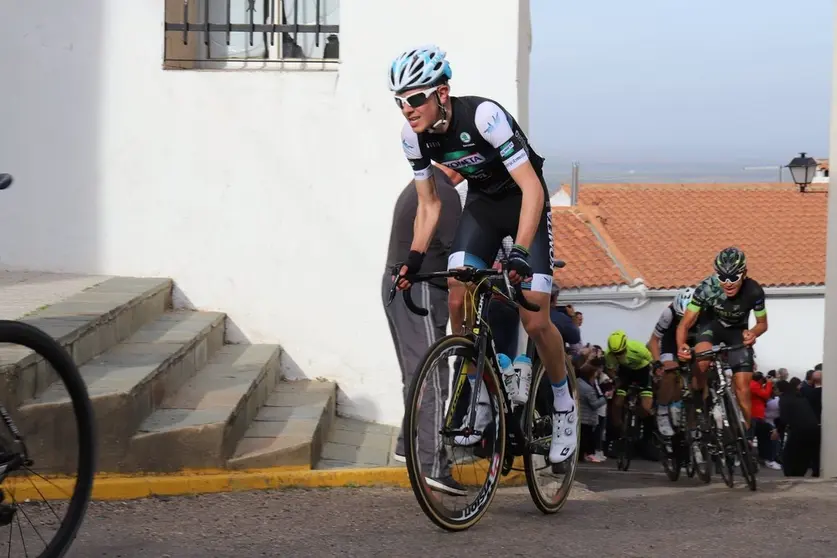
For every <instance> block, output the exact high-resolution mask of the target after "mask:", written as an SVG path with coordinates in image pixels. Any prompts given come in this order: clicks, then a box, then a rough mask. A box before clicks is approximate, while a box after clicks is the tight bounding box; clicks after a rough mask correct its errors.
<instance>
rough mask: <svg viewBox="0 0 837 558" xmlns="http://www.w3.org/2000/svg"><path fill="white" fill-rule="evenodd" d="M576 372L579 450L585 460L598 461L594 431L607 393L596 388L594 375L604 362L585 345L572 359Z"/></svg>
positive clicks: (597, 425) (605, 401) (597, 427)
mask: <svg viewBox="0 0 837 558" xmlns="http://www.w3.org/2000/svg"><path fill="white" fill-rule="evenodd" d="M573 360H574V365H575V368H576V371H577V373H578V379H579V381H578V400H579V409H580V416H581V452H580V454H579V455H580V456H583V459H584V460H585V461H589V462H590V463H600V462H601V460H599V458H598V457H596V432H597V431H598V429H599V413H598V410H599V409H600V408H602V407H605V406H606V405H607V396H608V395H609V393H608V394H603V393H601V392H600V391H599V390H597V389H596V385H595V384H596V382H595V377H596V374H598V372H599V371H600V370H601V368H602V365H603V364H604V362H603V360H602V361H601V362H599V361H598V359H596V357H595V352H594V351H593V350H591V349H589V348H587V347H585V348H583V349H581V350H580V351H579V353H578V354H577V355H576V357H575V358H574V359H573Z"/></svg>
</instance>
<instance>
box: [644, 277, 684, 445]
mask: <svg viewBox="0 0 837 558" xmlns="http://www.w3.org/2000/svg"><path fill="white" fill-rule="evenodd" d="M692 293H694V289H692V288H685V289H681V290H680V292H678V293H677V295H676V296H675V297H674V300H673V301H671V304H669V305H668V306H666V307H665V309H664V310H663V312H662V313H661V314H660V318H659V319H658V320H657V324H656V325H655V326H654V331H652V332H651V338H650V339H649V340H648V350H650V351H651V356H652V357H653V358H654V362H658V363H660V366H659V367H661V368H662V370H663V376H662V378H660V383H659V385H658V387H657V394H656V400H657V430H658V431H659V432H660V434H662V435H663V436H673V435H674V428H673V425H676V424H678V422H679V420H680V418H679V414H680V412H681V411H682V408H683V403H682V401H681V400H680V395H681V389H680V386H679V385H678V383H677V376H676V375H675V374H674V371H676V370H677V359H676V358H675V355H676V354H677V340H676V338H675V333H676V331H677V325H678V324H679V323H680V319H681V318H682V317H683V313H684V312H685V311H686V306H688V304H689V302H690V301H691V300H692ZM689 341H692V342H693V341H694V328H693V329H692V330H690V331H689ZM669 417H671V418H670V419H669Z"/></svg>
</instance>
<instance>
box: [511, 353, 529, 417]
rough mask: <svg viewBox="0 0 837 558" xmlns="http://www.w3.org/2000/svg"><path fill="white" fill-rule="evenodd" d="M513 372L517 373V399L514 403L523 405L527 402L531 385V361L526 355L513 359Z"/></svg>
mask: <svg viewBox="0 0 837 558" xmlns="http://www.w3.org/2000/svg"><path fill="white" fill-rule="evenodd" d="M513 366H514V370H515V372H516V373H517V397H516V399H515V401H517V402H518V403H520V404H523V405H525V404H526V401H528V400H529V387H530V385H531V383H532V361H531V360H530V359H529V357H527V356H526V355H520V356H518V357H517V358H516V359H514V364H513Z"/></svg>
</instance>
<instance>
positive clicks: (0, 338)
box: [0, 320, 95, 558]
mask: <svg viewBox="0 0 837 558" xmlns="http://www.w3.org/2000/svg"><path fill="white" fill-rule="evenodd" d="M0 343H10V344H15V345H21V346H24V347H27V348H29V349H31V350H32V351H35V352H36V353H37V354H38V355H40V356H41V357H42V358H43V359H44V360H45V361H46V363H48V364H49V366H51V367H52V370H54V372H55V374H56V376H57V380H59V381H61V382H62V383H63V384H64V386H65V388H66V390H67V393H68V395H69V398H70V400H71V402H72V415H73V418H74V419H75V422H76V427H77V430H76V433H77V449H78V454H77V458H76V459H75V465H74V466H75V467H76V468H77V471H76V474H75V484H74V486H73V488H72V495H69V501H68V503H67V504H66V506H65V505H64V504H63V502H62V503H56V504H54V505H50V504H49V503H47V502H46V498H45V496H44V495H43V493H42V491H41V490H40V489H38V487H37V485H36V484H35V483H34V482H33V481H31V480H30V481H29V483H26V482H25V480H24V479H22V478H20V476H18V474H17V473H22V472H33V471H32V469H31V467H33V466H37V463H38V458H37V456H34V457H33V456H32V455H27V453H28V452H27V450H26V449H25V442H26V431H27V426H29V424H28V423H27V420H26V419H27V417H26V413H24V412H17V409H15V410H14V411H11V412H9V413H8V414H9V416H8V417H5V416H4V417H3V419H4V423H5V424H3V428H4V429H5V430H9V431H11V434H12V437H13V438H14V429H15V428H17V427H18V426H20V431H21V439H20V440H14V439H13V440H11V443H10V444H9V446H8V447H7V446H6V442H5V441H4V442H2V444H3V446H4V447H3V456H4V457H8V456H9V455H16V456H19V457H22V458H24V459H27V460H30V461H28V462H19V463H22V464H21V465H19V468H18V471H15V473H12V474H11V475H9V477H5V475H4V476H3V477H2V478H3V479H4V480H3V483H4V484H3V492H2V495H3V500H4V502H3V506H4V507H5V506H8V508H6V510H4V511H7V510H8V509H9V508H12V509H14V510H15V513H14V518H13V519H12V518H9V519H12V521H11V522H10V523H9V524H8V525H9V527H10V528H12V529H13V530H14V531H16V532H19V533H20V535H21V539H23V527H22V525H21V523H20V516H21V515H23V516H24V517H25V520H28V522H29V524H30V526H31V527H32V528H33V529H34V530H35V533H36V534H37V535H38V537H39V538H40V541H41V542H42V544H43V545H44V549H43V550H42V551H41V553H40V554H37V556H39V557H40V558H61V557H62V556H64V554H65V553H66V552H67V551H68V550H69V548H70V545H71V544H72V542H73V540H74V539H75V537H76V534H77V533H78V530H79V528H80V527H81V524H82V521H83V520H84V516H85V513H86V510H87V505H88V503H89V502H90V493H91V490H92V488H93V473H94V470H95V429H94V419H93V408H92V406H91V403H90V397H89V395H88V392H87V386H86V385H85V384H84V380H82V378H81V375H80V374H79V371H78V368H77V367H76V365H75V363H74V362H73V359H72V357H71V356H70V355H69V353H68V352H67V351H66V350H65V349H64V348H63V347H62V346H61V345H60V344H59V343H58V342H57V341H55V340H54V339H53V338H52V337H50V336H49V335H47V334H46V333H45V332H44V331H42V330H40V329H38V328H36V327H34V326H32V325H30V324H27V323H25V322H18V321H6V320H2V321H0ZM3 395H5V396H8V397H12V398H13V397H14V396H13V395H11V394H3ZM4 408H5V407H4ZM13 416H17V417H19V420H20V422H18V423H17V424H14V423H12V426H9V423H11V422H12V420H13V419H12V417H13ZM33 430H36V431H37V428H34V429H33ZM12 447H14V448H15V449H11V448H12ZM35 474H36V476H37V477H40V480H46V481H47V482H49V481H48V479H46V478H45V477H43V476H42V475H39V474H37V473H35ZM6 482H9V485H8V486H7V485H6ZM30 485H31V486H30ZM31 487H34V489H35V490H36V491H37V493H38V494H40V495H41V496H42V497H44V502H45V505H44V506H43V507H41V508H38V509H36V510H35V511H34V512H33V511H29V512H27V511H26V507H28V506H29V505H30V503H31V500H32V498H31V497H25V498H24V502H23V503H20V502H18V501H17V500H16V498H15V493H16V492H17V490H18V488H23V489H24V491H25V490H26V489H30V491H31ZM6 496H11V498H12V500H13V503H12V504H10V505H9V504H8V503H7V502H6V501H5V500H6V498H5V497H6ZM60 507H65V509H66V516H65V517H64V519H63V520H61V519H59V520H58V521H52V520H50V523H49V524H48V525H55V524H58V529H57V531H56V532H55V534H54V535H53V536H52V538H51V539H49V542H47V538H45V537H44V535H43V534H41V533H40V531H38V528H37V527H36V526H35V523H34V521H33V520H35V519H38V516H40V515H44V514H45V512H46V511H47V510H48V511H50V512H52V513H53V514H54V515H56V517H57V514H56V513H55V509H56V508H60ZM14 519H17V521H18V525H17V526H16V527H15V525H14ZM2 524H3V525H5V522H4V523H2ZM9 539H10V540H9V553H10V554H11V548H12V544H11V534H10V537H9ZM23 549H24V551H25V552H26V553H27V555H29V556H32V555H33V554H29V553H28V552H29V550H30V547H29V546H28V545H26V543H25V542H23Z"/></svg>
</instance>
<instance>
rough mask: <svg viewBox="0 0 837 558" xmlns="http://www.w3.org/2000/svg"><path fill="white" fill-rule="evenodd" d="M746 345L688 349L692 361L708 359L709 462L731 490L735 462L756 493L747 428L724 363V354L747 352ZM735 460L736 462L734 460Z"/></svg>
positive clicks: (753, 462)
mask: <svg viewBox="0 0 837 558" xmlns="http://www.w3.org/2000/svg"><path fill="white" fill-rule="evenodd" d="M747 349H749V346H748V345H745V344H743V343H741V344H737V345H724V344H719V345H714V346H713V347H712V348H711V349H707V350H705V351H701V352H695V351H694V349H693V350H692V354H693V358H694V359H696V360H698V359H712V362H711V365H710V368H709V370H708V375H709V376H708V383H707V386H708V391H709V396H708V397H707V399H706V407H705V408H706V409H707V410H708V412H705V413H704V414H705V415H707V422H709V423H710V424H711V427H710V428H708V432H709V433H711V434H710V435H711V436H712V437H713V438H714V439H713V440H712V441H713V444H712V447H711V448H710V451H711V453H712V454H713V460H714V461H715V465H716V467H717V468H718V472H719V473H720V474H721V476H722V477H723V479H724V482H726V484H727V486H729V487H730V488H732V486H733V484H734V481H733V471H734V469H735V461H736V460H737V461H738V462H739V465H740V468H741V476H742V477H744V481H745V482H746V483H747V486H749V488H750V490H753V491H754V490H756V488H757V481H756V473H757V472H758V464H757V461H756V459H755V457H754V456H753V452H752V450H751V449H750V444H749V442H748V441H747V427H746V425H745V423H744V416H743V414H742V413H741V407H739V405H738V398H737V397H736V395H735V390H734V386H733V383H732V376H733V374H732V369H731V368H730V367H729V364H728V363H727V356H728V353H729V352H731V351H738V350H747ZM736 458H737V459H736Z"/></svg>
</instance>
